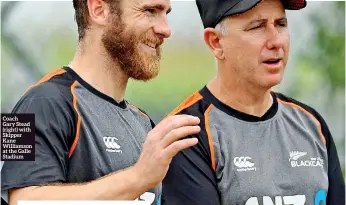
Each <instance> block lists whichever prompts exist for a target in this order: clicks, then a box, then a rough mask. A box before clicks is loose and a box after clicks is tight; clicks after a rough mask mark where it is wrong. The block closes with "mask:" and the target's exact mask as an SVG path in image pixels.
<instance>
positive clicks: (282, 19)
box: [275, 17, 287, 22]
mask: <svg viewBox="0 0 346 205" xmlns="http://www.w3.org/2000/svg"><path fill="white" fill-rule="evenodd" d="M275 21H284V22H287V18H286V17H281V18H278V19H275Z"/></svg>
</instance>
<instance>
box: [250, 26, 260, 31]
mask: <svg viewBox="0 0 346 205" xmlns="http://www.w3.org/2000/svg"><path fill="white" fill-rule="evenodd" d="M258 28H261V25H258V26H255V27H252V28H250V30H255V29H258Z"/></svg>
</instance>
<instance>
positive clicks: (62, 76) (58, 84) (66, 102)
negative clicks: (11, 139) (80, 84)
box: [13, 68, 73, 112]
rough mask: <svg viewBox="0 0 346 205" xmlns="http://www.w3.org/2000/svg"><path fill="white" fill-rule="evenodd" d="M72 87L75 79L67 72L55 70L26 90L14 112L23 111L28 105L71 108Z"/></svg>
mask: <svg viewBox="0 0 346 205" xmlns="http://www.w3.org/2000/svg"><path fill="white" fill-rule="evenodd" d="M72 86H73V79H72V78H71V76H69V75H68V74H67V72H66V70H64V69H61V68H60V69H55V70H53V71H51V72H49V73H48V74H46V75H45V76H44V77H43V78H41V79H40V80H39V81H37V82H36V83H34V84H33V85H31V86H29V87H28V88H27V89H26V90H25V92H24V94H23V95H22V97H21V98H20V99H19V101H18V102H17V104H16V106H15V107H14V109H13V112H16V111H22V109H19V108H21V107H23V106H24V107H27V106H28V105H30V106H45V105H46V106H49V105H55V106H60V107H66V106H69V107H70V106H71V105H72V103H73V93H72V91H71V87H72ZM18 109H19V110H18Z"/></svg>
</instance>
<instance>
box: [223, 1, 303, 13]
mask: <svg viewBox="0 0 346 205" xmlns="http://www.w3.org/2000/svg"><path fill="white" fill-rule="evenodd" d="M259 2H261V0H242V1H240V2H239V3H238V4H236V5H235V6H234V7H233V8H231V9H229V10H228V11H227V12H226V13H225V14H224V15H223V17H225V16H231V15H235V14H241V13H244V12H246V11H248V10H250V9H252V8H253V7H255V6H256V5H257V4H258V3H259ZM281 2H282V5H283V6H284V8H285V9H288V10H299V9H302V8H304V7H305V6H306V1H305V0H281Z"/></svg>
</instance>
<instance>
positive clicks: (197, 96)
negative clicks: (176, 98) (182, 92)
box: [168, 91, 208, 116]
mask: <svg viewBox="0 0 346 205" xmlns="http://www.w3.org/2000/svg"><path fill="white" fill-rule="evenodd" d="M207 108H208V103H206V102H205V101H203V96H202V94H201V93H200V92H199V91H196V92H194V93H192V94H190V95H189V96H188V97H186V98H185V99H184V100H183V101H182V102H181V103H180V104H179V105H178V106H177V107H176V108H175V109H174V110H172V111H171V112H170V113H169V114H168V116H172V115H179V114H187V115H193V116H199V115H204V113H205V111H206V110H207Z"/></svg>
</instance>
